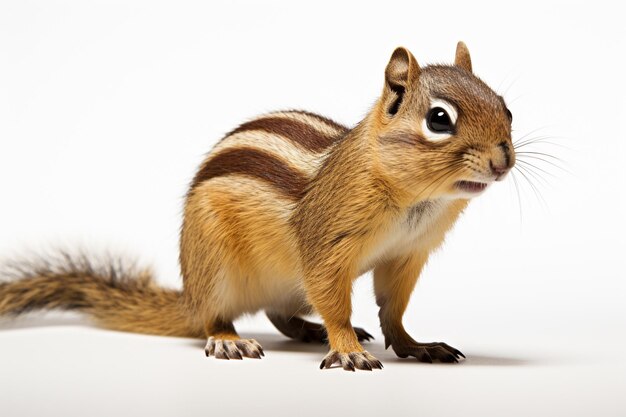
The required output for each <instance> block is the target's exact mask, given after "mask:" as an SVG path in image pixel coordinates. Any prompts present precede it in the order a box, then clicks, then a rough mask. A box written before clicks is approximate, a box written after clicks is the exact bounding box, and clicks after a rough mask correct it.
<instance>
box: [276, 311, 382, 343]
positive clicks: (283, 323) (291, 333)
mask: <svg viewBox="0 0 626 417" xmlns="http://www.w3.org/2000/svg"><path fill="white" fill-rule="evenodd" d="M266 314H267V318H269V319H270V321H271V322H272V324H273V325H274V326H275V327H276V328H277V329H278V330H279V331H280V332H281V333H282V334H284V335H285V336H287V337H290V338H292V339H295V340H300V341H301V342H307V343H309V342H317V343H326V342H328V334H327V333H326V328H325V327H324V325H323V324H320V323H312V322H310V321H307V320H304V319H301V318H300V317H297V316H288V315H285V314H281V313H276V312H271V311H268V312H267V313H266ZM353 330H354V333H356V337H357V339H358V340H359V342H362V341H369V340H371V339H373V338H374V336H372V335H371V334H369V333H368V332H367V331H365V330H364V329H362V328H360V327H353Z"/></svg>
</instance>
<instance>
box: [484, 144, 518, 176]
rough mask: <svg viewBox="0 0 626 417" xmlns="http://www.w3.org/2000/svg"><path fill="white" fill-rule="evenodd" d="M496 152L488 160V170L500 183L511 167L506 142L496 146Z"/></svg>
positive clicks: (511, 160)
mask: <svg viewBox="0 0 626 417" xmlns="http://www.w3.org/2000/svg"><path fill="white" fill-rule="evenodd" d="M498 151H499V152H497V153H496V154H495V155H494V156H493V157H492V158H491V159H490V160H489V168H490V169H491V173H492V174H493V175H495V176H496V181H501V180H502V179H503V178H504V176H505V175H506V173H507V172H509V170H510V169H511V167H512V165H513V163H514V162H513V158H511V151H510V148H509V144H508V143H507V142H500V143H499V144H498Z"/></svg>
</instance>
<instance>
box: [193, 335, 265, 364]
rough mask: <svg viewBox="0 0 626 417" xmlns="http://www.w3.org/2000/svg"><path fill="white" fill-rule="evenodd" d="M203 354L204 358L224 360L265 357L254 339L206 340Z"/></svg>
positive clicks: (212, 338)
mask: <svg viewBox="0 0 626 417" xmlns="http://www.w3.org/2000/svg"><path fill="white" fill-rule="evenodd" d="M204 353H205V355H206V356H215V358H217V359H226V360H230V359H234V360H242V359H243V358H244V357H246V358H254V359H261V357H262V356H264V355H265V354H264V352H263V348H262V347H261V345H260V344H259V343H258V342H257V341H256V340H254V339H235V340H224V339H215V338H214V337H209V339H208V340H207V344H206V346H205V348H204Z"/></svg>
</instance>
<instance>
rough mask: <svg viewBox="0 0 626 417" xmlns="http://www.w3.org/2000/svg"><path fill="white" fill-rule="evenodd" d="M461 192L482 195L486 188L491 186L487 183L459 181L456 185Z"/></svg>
mask: <svg viewBox="0 0 626 417" xmlns="http://www.w3.org/2000/svg"><path fill="white" fill-rule="evenodd" d="M454 185H455V186H456V187H457V188H458V189H459V190H462V191H465V192H467V193H480V192H482V191H485V188H487V186H488V185H489V184H487V183H485V182H475V181H464V180H463V181H457V182H456V183H455V184H454Z"/></svg>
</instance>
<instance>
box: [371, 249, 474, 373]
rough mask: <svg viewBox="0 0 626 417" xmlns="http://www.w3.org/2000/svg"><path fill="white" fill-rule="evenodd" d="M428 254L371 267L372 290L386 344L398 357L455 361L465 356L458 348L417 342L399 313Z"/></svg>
mask: <svg viewBox="0 0 626 417" xmlns="http://www.w3.org/2000/svg"><path fill="white" fill-rule="evenodd" d="M427 258H428V255H427V254H425V253H417V254H413V255H410V256H407V257H403V258H397V259H394V260H392V261H388V262H386V263H384V264H382V265H379V266H378V267H376V269H375V270H374V290H375V292H376V302H377V304H378V306H379V307H380V311H379V314H378V315H379V317H380V325H381V328H382V331H383V335H384V336H385V348H388V347H389V346H391V347H392V348H393V350H394V352H395V353H396V355H398V356H399V357H401V358H406V357H408V356H414V357H415V358H417V360H419V361H420V362H430V363H432V362H433V361H440V362H448V363H450V362H458V361H459V359H460V358H461V357H463V358H465V356H464V355H463V354H462V353H461V352H460V351H458V350H457V349H455V348H453V347H451V346H448V345H447V344H445V343H442V342H434V343H419V342H417V341H415V340H414V339H413V338H412V337H411V336H410V335H409V334H408V333H407V332H406V330H405V329H404V326H403V325H402V316H403V315H404V312H405V310H406V307H407V305H408V303H409V298H410V296H411V293H412V292H413V288H414V287H415V283H416V282H417V279H418V277H419V275H420V273H421V271H422V268H423V267H424V264H425V263H426V260H427Z"/></svg>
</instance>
